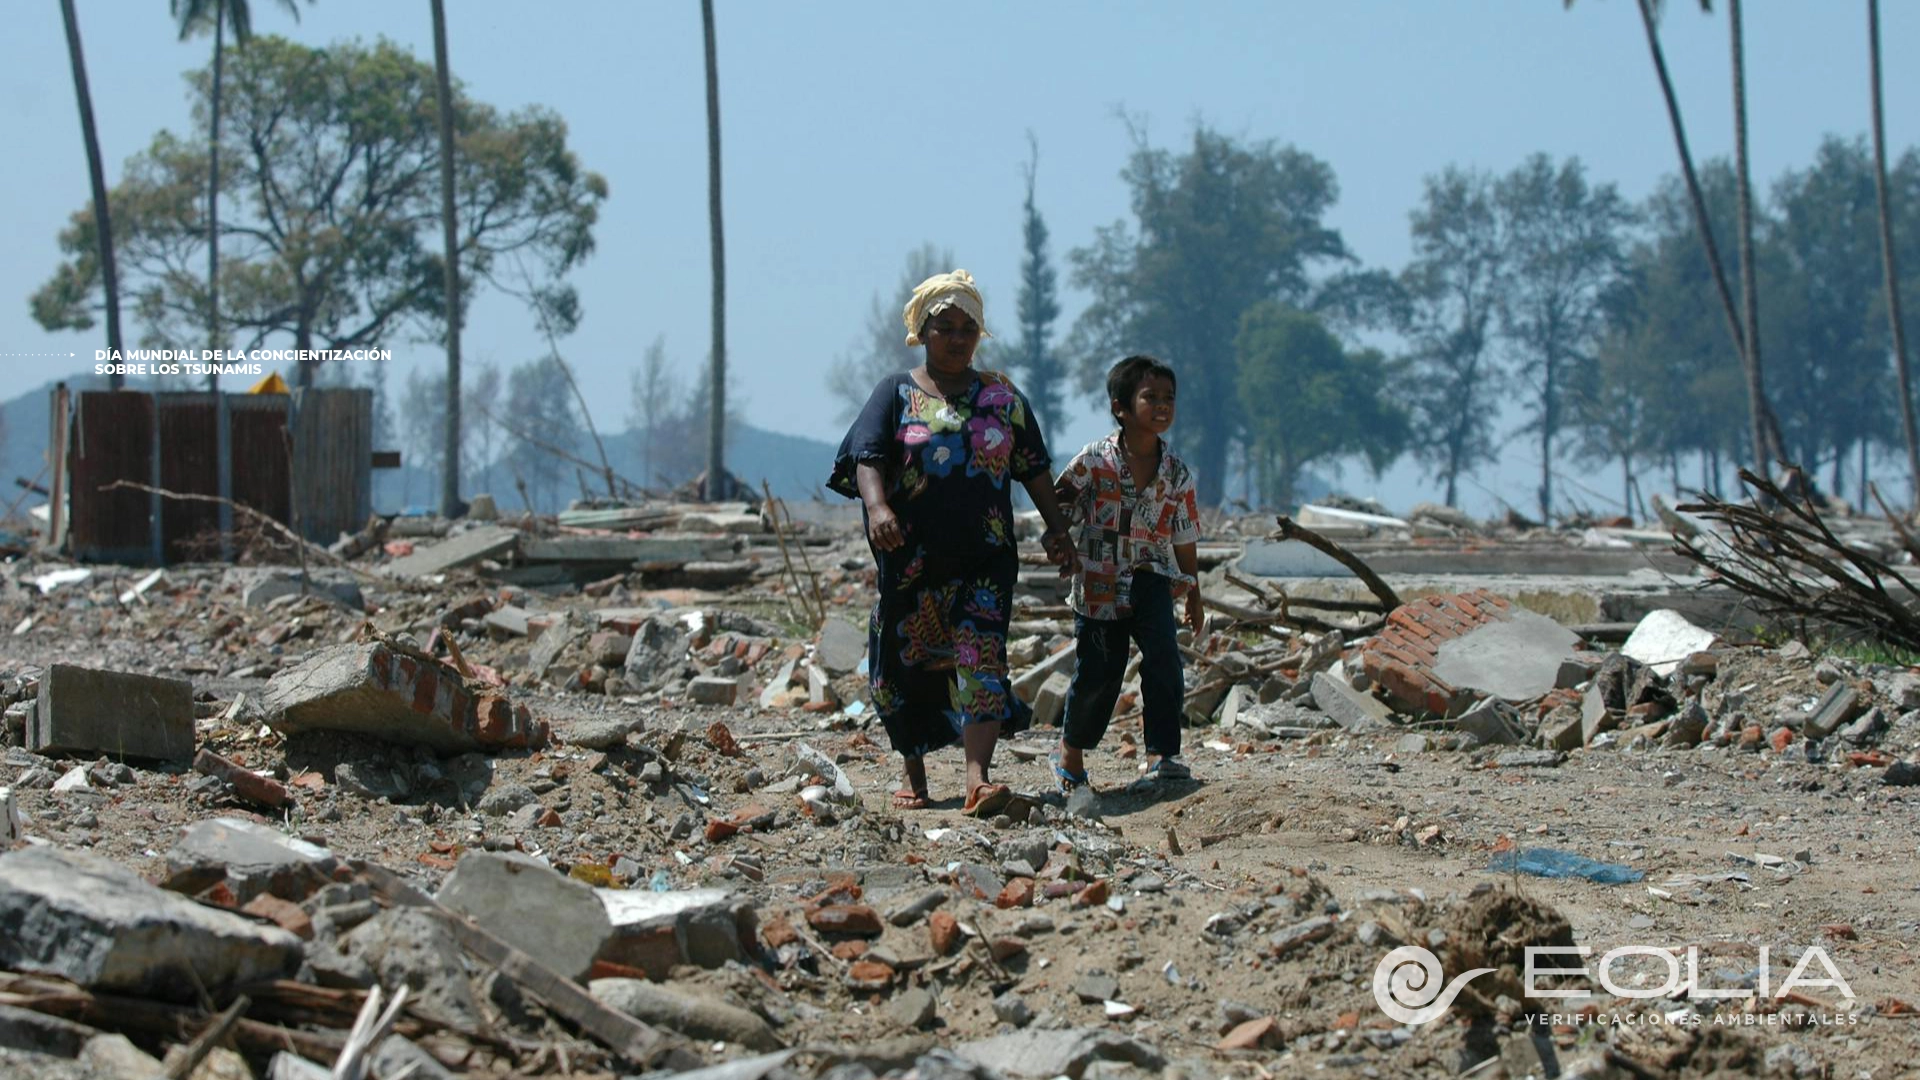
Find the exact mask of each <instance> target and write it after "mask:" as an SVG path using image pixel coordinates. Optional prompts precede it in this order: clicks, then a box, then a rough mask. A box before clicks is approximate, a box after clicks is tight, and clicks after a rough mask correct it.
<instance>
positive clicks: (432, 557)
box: [381, 525, 520, 578]
mask: <svg viewBox="0 0 1920 1080" xmlns="http://www.w3.org/2000/svg"><path fill="white" fill-rule="evenodd" d="M519 542H520V530H518V529H509V528H507V527H505V526H503V525H484V526H481V527H480V528H478V529H469V530H467V531H466V532H463V533H461V534H459V535H458V536H450V537H448V538H447V539H445V540H442V541H440V542H439V543H437V544H431V545H427V544H422V545H420V546H418V547H415V548H414V549H413V554H411V555H402V556H401V557H400V558H398V559H395V560H393V561H392V562H390V563H388V564H387V565H385V566H383V567H381V572H382V573H384V574H386V575H387V576H388V577H396V578H416V577H428V576H430V575H433V574H444V573H446V572H447V571H449V570H456V569H459V568H460V567H462V566H468V565H471V564H473V563H477V562H479V561H480V560H481V559H495V558H499V557H500V556H502V555H505V554H507V553H508V552H511V551H512V550H513V549H514V545H516V544H518V543H519Z"/></svg>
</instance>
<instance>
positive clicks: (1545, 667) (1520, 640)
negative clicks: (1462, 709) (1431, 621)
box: [1433, 608, 1580, 702]
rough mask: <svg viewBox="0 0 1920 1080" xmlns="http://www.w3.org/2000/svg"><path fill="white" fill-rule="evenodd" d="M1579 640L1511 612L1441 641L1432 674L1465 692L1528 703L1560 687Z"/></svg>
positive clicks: (1543, 620)
mask: <svg viewBox="0 0 1920 1080" xmlns="http://www.w3.org/2000/svg"><path fill="white" fill-rule="evenodd" d="M1579 643H1580V636H1579V635H1578V634H1575V633H1574V632H1573V631H1571V630H1568V629H1567V628H1566V627H1564V626H1561V625H1560V624H1559V623H1557V622H1554V621H1553V620H1552V619H1549V618H1546V617H1545V616H1541V615H1535V614H1534V613H1533V612H1531V611H1527V610H1524V609H1521V608H1514V609H1512V610H1511V611H1510V612H1509V613H1508V616H1507V618H1505V619H1500V620H1496V621H1491V622H1488V623H1485V624H1484V625H1482V626H1479V627H1476V628H1474V629H1472V630H1469V631H1467V632H1466V633H1464V634H1461V635H1460V636H1458V637H1455V638H1450V639H1448V640H1446V641H1443V642H1441V644H1440V648H1439V650H1438V655H1437V658H1436V659H1435V661H1434V664H1433V673H1434V674H1435V675H1436V676H1438V677H1439V678H1441V679H1442V680H1444V681H1445V682H1447V683H1448V684H1450V685H1452V686H1455V687H1458V688H1460V689H1463V690H1477V691H1479V692H1481V693H1484V694H1492V695H1494V696H1495V697H1498V698H1502V699H1504V700H1506V701H1513V702H1520V701H1532V700H1533V699H1534V698H1537V697H1539V696H1540V695H1542V694H1545V693H1546V692H1547V691H1549V690H1552V689H1553V688H1554V687H1555V685H1556V684H1557V683H1558V682H1559V677H1560V665H1561V663H1562V662H1563V661H1565V660H1566V658H1567V654H1568V653H1571V652H1572V651H1573V649H1574V646H1576V645H1578V644H1579Z"/></svg>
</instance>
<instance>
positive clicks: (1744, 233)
mask: <svg viewBox="0 0 1920 1080" xmlns="http://www.w3.org/2000/svg"><path fill="white" fill-rule="evenodd" d="M1700 7H1701V9H1702V10H1710V9H1709V8H1708V0H1700ZM1727 27H1728V33H1729V34H1730V35H1731V37H1730V39H1729V40H1730V49H1731V55H1732V57H1733V170H1734V175H1735V178H1736V180H1737V185H1738V190H1739V206H1740V307H1741V311H1742V313H1743V314H1744V315H1745V324H1746V325H1745V329H1746V342H1747V396H1748V397H1749V398H1750V399H1752V401H1753V402H1754V403H1755V404H1754V407H1753V409H1752V413H1753V457H1754V461H1755V462H1756V463H1757V464H1758V465H1759V466H1760V468H1759V470H1758V471H1760V472H1761V473H1763V474H1765V473H1768V472H1771V470H1770V469H1769V468H1768V465H1767V462H1768V460H1769V459H1774V460H1780V459H1782V458H1783V456H1784V455H1785V453H1786V446H1785V444H1784V443H1783V442H1782V441H1781V438H1780V426H1779V424H1778V423H1776V422H1775V420H1774V418H1773V410H1772V409H1770V408H1768V407H1767V403H1766V389H1765V385H1764V382H1763V380H1762V377H1761V370H1762V368H1761V362H1760V299H1759V296H1760V290H1759V280H1758V278H1759V275H1758V271H1757V270H1756V268H1755V266H1754V262H1753V178H1752V170H1751V169H1750V168H1749V167H1748V164H1747V62H1746V51H1745V49H1744V48H1743V47H1742V43H1741V33H1740V0H1727ZM1782 464H1784V461H1783V462H1782Z"/></svg>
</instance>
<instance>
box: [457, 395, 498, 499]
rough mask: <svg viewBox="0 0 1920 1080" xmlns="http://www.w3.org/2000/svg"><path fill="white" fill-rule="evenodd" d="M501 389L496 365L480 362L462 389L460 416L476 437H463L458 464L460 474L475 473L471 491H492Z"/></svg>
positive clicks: (470, 474) (468, 474) (472, 474)
mask: <svg viewBox="0 0 1920 1080" xmlns="http://www.w3.org/2000/svg"><path fill="white" fill-rule="evenodd" d="M504 389H505V387H504V385H503V380H502V378H501V374H500V365H499V364H495V363H485V364H481V365H480V367H479V369H478V370H476V371H475V372H474V373H473V378H472V379H469V380H467V383H466V386H465V387H463V388H462V390H461V393H460V397H461V408H460V415H461V416H463V417H466V418H467V419H466V420H465V423H466V425H467V429H468V431H470V432H471V433H472V434H473V435H475V436H477V438H467V439H463V440H462V442H463V443H464V444H465V447H464V449H465V452H466V454H467V463H466V464H465V465H463V466H462V467H461V469H462V475H465V476H478V477H479V480H480V483H479V486H478V487H476V488H475V489H474V490H476V491H486V492H492V491H493V490H494V486H493V465H494V457H495V455H494V443H495V441H496V439H497V438H498V437H499V433H500V422H499V421H498V420H496V419H495V417H497V416H499V415H500V410H501V408H502V406H501V402H500V396H501V392H502V391H503V390H504Z"/></svg>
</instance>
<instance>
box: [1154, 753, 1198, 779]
mask: <svg viewBox="0 0 1920 1080" xmlns="http://www.w3.org/2000/svg"><path fill="white" fill-rule="evenodd" d="M1147 779H1149V780H1191V779H1193V770H1192V769H1189V768H1187V763H1186V762H1184V761H1181V760H1180V759H1179V758H1175V757H1163V758H1161V759H1160V760H1158V761H1156V762H1154V763H1153V765H1152V767H1150V768H1148V769H1147Z"/></svg>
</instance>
